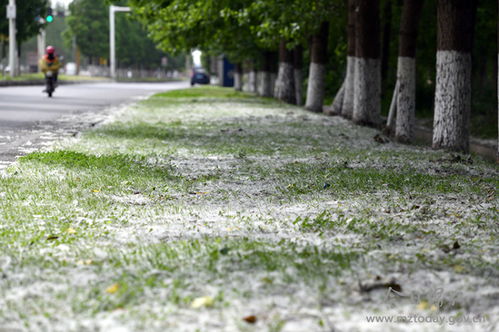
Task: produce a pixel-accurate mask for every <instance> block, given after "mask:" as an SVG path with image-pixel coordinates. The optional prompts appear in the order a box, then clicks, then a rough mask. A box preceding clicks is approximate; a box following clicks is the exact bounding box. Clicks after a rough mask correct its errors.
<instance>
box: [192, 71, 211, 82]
mask: <svg viewBox="0 0 499 332" xmlns="http://www.w3.org/2000/svg"><path fill="white" fill-rule="evenodd" d="M194 84H210V77H209V76H208V75H207V74H206V73H204V72H202V71H195V72H193V73H192V76H191V85H194Z"/></svg>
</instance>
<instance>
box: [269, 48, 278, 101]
mask: <svg viewBox="0 0 499 332" xmlns="http://www.w3.org/2000/svg"><path fill="white" fill-rule="evenodd" d="M278 59H279V56H278V53H277V52H276V51H273V52H270V92H271V96H272V97H274V98H275V97H276V95H275V90H276V89H275V87H276V82H277V73H278V71H279V60H278Z"/></svg>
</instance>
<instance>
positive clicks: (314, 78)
mask: <svg viewBox="0 0 499 332" xmlns="http://www.w3.org/2000/svg"><path fill="white" fill-rule="evenodd" d="M328 35H329V23H328V22H323V23H322V24H321V27H320V29H319V31H318V32H317V33H316V34H315V35H314V36H313V37H312V47H311V50H310V53H311V55H310V58H311V62H310V70H309V75H308V88H307V103H306V105H305V108H306V109H308V110H310V111H312V112H322V106H323V104H324V92H325V85H326V61H327V41H328Z"/></svg>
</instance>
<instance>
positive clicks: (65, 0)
mask: <svg viewBox="0 0 499 332" xmlns="http://www.w3.org/2000/svg"><path fill="white" fill-rule="evenodd" d="M58 2H59V3H61V4H63V5H64V6H66V7H67V6H68V5H69V3H70V2H73V0H52V3H53V4H54V5H55V4H57V3H58Z"/></svg>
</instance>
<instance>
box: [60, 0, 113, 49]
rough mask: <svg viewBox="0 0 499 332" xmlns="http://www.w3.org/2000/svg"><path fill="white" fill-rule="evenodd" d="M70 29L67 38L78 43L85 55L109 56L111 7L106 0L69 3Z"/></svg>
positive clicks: (82, 0) (76, 0) (84, 0)
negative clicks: (74, 39)
mask: <svg viewBox="0 0 499 332" xmlns="http://www.w3.org/2000/svg"><path fill="white" fill-rule="evenodd" d="M69 11H70V13H71V15H70V16H69V17H68V18H67V23H68V26H69V30H67V31H66V32H65V38H66V40H68V41H71V40H72V38H73V37H76V44H77V45H78V47H79V48H80V51H81V53H82V54H83V55H85V56H88V57H91V58H92V57H94V58H99V57H101V58H107V57H108V56H109V14H108V13H109V9H108V5H107V3H106V2H105V0H75V1H73V2H72V3H71V4H70V5H69Z"/></svg>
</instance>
